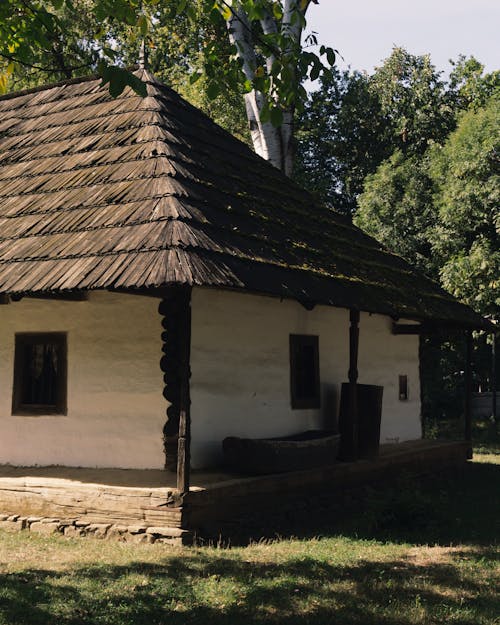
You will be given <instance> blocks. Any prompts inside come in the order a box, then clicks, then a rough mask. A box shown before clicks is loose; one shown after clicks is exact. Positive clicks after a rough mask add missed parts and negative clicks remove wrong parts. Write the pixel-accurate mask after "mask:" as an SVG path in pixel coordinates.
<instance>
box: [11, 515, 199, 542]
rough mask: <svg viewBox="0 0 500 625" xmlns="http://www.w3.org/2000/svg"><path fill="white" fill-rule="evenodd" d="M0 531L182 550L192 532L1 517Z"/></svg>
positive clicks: (151, 527)
mask: <svg viewBox="0 0 500 625" xmlns="http://www.w3.org/2000/svg"><path fill="white" fill-rule="evenodd" d="M0 530H4V531H7V532H19V531H22V530H26V531H29V532H33V533H35V534H41V535H44V536H48V535H52V534H61V535H63V536H68V537H71V538H77V537H83V536H86V537H91V538H100V539H106V540H117V541H121V542H131V543H149V544H151V543H166V544H168V545H174V546H181V545H186V544H189V543H190V542H191V538H192V535H191V532H189V531H187V530H183V529H180V528H177V527H163V526H147V525H142V524H134V525H118V524H112V523H91V522H89V521H88V520H85V519H56V518H53V517H37V516H20V515H18V514H12V515H7V514H0Z"/></svg>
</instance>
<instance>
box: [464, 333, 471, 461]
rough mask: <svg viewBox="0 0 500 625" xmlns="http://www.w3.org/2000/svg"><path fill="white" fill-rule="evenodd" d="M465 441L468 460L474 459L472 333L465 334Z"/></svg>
mask: <svg viewBox="0 0 500 625" xmlns="http://www.w3.org/2000/svg"><path fill="white" fill-rule="evenodd" d="M464 383H465V404H464V416H465V441H466V442H467V444H468V447H467V458H468V459H469V460H470V459H471V458H472V331H471V330H467V331H466V333H465V379H464Z"/></svg>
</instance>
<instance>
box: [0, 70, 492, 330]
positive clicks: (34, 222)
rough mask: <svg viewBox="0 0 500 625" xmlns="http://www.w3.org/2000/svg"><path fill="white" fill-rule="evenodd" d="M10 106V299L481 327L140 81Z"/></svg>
mask: <svg viewBox="0 0 500 625" xmlns="http://www.w3.org/2000/svg"><path fill="white" fill-rule="evenodd" d="M142 72H143V73H142V78H143V79H145V80H147V89H148V96H147V97H146V98H141V97H139V96H137V95H136V94H134V93H133V92H131V91H130V90H128V91H126V92H125V93H124V94H123V95H122V96H120V97H119V98H117V99H113V98H111V97H110V96H109V94H108V92H107V90H106V88H104V87H101V85H100V80H99V79H95V78H91V79H88V78H86V79H80V80H76V81H67V82H65V83H60V84H58V85H53V86H48V87H46V88H40V89H35V90H31V91H27V92H21V93H17V94H10V95H7V96H3V97H2V98H0V293H8V294H29V293H37V292H38V293H39V292H60V291H73V290H86V289H144V288H155V287H161V286H164V285H166V284H170V283H189V284H194V285H204V286H215V287H220V288H232V289H241V290H247V291H252V292H258V293H264V294H271V295H276V296H282V297H292V298H295V299H298V300H300V301H304V302H317V303H323V304H330V305H334V306H341V307H355V308H357V309H359V310H364V311H369V312H378V313H383V314H389V315H392V316H394V317H408V318H418V319H433V320H438V321H441V322H451V321H452V322H458V323H459V324H462V325H469V326H478V325H481V324H482V319H481V318H480V317H479V316H478V315H477V314H475V313H474V312H473V311H472V310H471V309H469V308H468V307H466V306H464V305H462V304H460V303H458V302H457V301H455V300H454V299H453V298H451V297H450V296H449V295H448V294H446V293H445V292H444V291H443V290H442V289H440V288H439V287H438V286H437V285H435V284H434V283H432V282H431V281H430V280H428V279H427V278H425V277H424V276H423V275H422V274H420V273H418V272H417V271H415V270H414V269H413V268H412V267H411V266H410V265H409V264H408V263H406V262H405V261H404V260H403V259H402V258H400V257H398V256H396V255H394V254H391V253H390V252H389V251H387V250H386V249H384V248H383V247H382V246H381V245H380V244H379V243H378V242H376V241H375V240H374V239H372V238H371V237H369V236H368V235H366V234H365V233H363V232H362V231H361V230H360V229H358V228H356V227H355V226H353V225H352V224H351V223H349V221H348V220H347V219H345V218H343V217H341V216H340V215H338V214H336V213H334V212H332V211H331V210H329V209H327V208H325V207H323V206H321V205H319V204H318V203H317V202H316V201H315V200H314V198H312V197H311V196H310V195H309V194H308V193H307V192H305V191H304V190H302V189H301V188H299V187H298V186H296V185H295V184H294V183H293V182H292V181H291V180H289V179H288V178H285V177H284V176H283V175H282V174H281V173H280V172H279V171H277V170H276V169H275V168H273V167H272V166H271V165H269V164H268V163H267V162H265V161H264V160H263V159H261V158H259V157H258V156H256V155H255V154H254V153H253V152H252V151H251V150H250V149H249V148H248V147H247V146H245V145H244V144H243V143H241V142H240V141H238V140H237V139H235V138H234V137H232V136H231V135H229V134H228V133H226V132H225V131H224V130H222V129H221V128H220V127H218V126H217V125H216V124H215V123H213V122H212V121H211V120H210V119H209V118H207V117H206V116H205V115H203V114H202V113H201V112H200V111H198V110H197V109H196V108H194V107H192V106H191V105H189V104H188V103H187V102H185V101H184V100H183V99H182V98H181V97H180V96H179V95H177V94H176V93H175V92H174V91H172V90H171V89H169V88H168V87H166V86H165V85H163V84H162V83H160V82H159V81H158V80H157V79H155V78H154V76H152V75H151V74H149V73H148V72H145V71H144V70H142Z"/></svg>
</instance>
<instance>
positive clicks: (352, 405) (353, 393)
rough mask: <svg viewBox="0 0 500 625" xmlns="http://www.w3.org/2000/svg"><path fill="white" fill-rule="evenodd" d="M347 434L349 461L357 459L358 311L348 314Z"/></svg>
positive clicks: (352, 310)
mask: <svg viewBox="0 0 500 625" xmlns="http://www.w3.org/2000/svg"><path fill="white" fill-rule="evenodd" d="M349 321H350V325H349V372H348V376H349V434H348V441H347V444H346V454H347V455H348V456H349V459H350V460H356V459H357V457H358V389H357V382H358V351H359V310H354V309H351V311H350V313H349Z"/></svg>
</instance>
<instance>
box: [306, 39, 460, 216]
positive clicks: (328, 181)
mask: <svg viewBox="0 0 500 625" xmlns="http://www.w3.org/2000/svg"><path fill="white" fill-rule="evenodd" d="M454 104H455V100H454V99H452V98H451V96H450V94H449V90H448V89H447V85H446V84H445V83H444V82H443V81H442V80H441V79H440V73H439V72H437V71H436V69H435V67H434V66H433V65H432V63H431V61H430V58H429V57H428V56H415V55H412V54H410V53H408V52H407V51H406V50H404V49H403V48H394V49H393V51H392V53H391V55H390V56H389V57H388V58H387V59H386V60H385V61H384V62H383V64H382V65H381V66H380V67H378V68H376V69H375V71H374V73H373V74H372V75H367V74H360V73H359V72H345V73H343V74H340V73H339V72H334V73H333V76H332V78H331V79H330V78H327V79H325V80H322V84H321V89H320V90H319V91H317V92H316V93H314V94H313V95H312V97H311V99H310V101H309V102H308V103H307V104H306V107H305V112H304V114H303V115H302V116H301V117H300V119H299V124H298V126H299V132H298V135H297V136H298V139H299V145H298V159H297V164H296V172H297V175H298V176H299V178H300V180H301V182H302V183H303V184H304V185H305V186H307V187H308V188H309V189H310V190H313V191H314V190H317V191H319V193H320V194H321V195H323V198H324V199H325V200H326V201H327V202H328V203H329V204H330V205H332V206H333V207H334V208H336V209H338V210H341V211H342V212H350V213H355V212H356V210H357V198H358V196H359V195H360V194H361V193H362V191H363V184H364V180H365V177H366V176H367V175H368V174H373V173H374V172H375V170H376V169H377V167H378V166H379V165H380V164H381V163H382V161H384V160H385V159H387V158H389V157H390V156H391V154H393V153H394V152H395V151H396V150H399V151H400V152H401V154H402V155H403V156H406V155H408V156H411V155H422V154H424V153H425V151H426V149H427V146H428V145H429V144H431V143H433V142H442V141H444V139H445V138H446V136H447V135H448V133H449V132H450V131H451V130H452V129H453V128H454V127H455V123H456V122H455V110H454V108H453V107H454ZM320 158H321V161H320Z"/></svg>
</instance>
